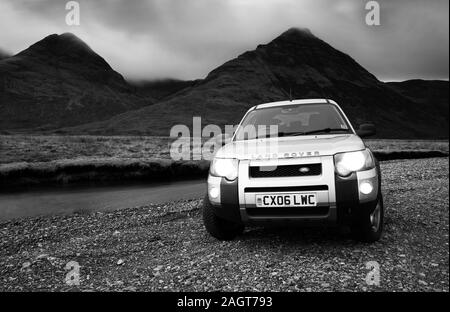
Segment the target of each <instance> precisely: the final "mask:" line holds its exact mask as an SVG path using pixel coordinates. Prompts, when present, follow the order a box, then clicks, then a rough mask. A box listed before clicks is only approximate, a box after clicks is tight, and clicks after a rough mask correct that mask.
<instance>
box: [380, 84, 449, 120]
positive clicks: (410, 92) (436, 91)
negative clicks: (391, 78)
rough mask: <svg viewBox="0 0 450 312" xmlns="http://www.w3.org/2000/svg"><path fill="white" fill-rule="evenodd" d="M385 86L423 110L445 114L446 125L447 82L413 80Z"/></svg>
mask: <svg viewBox="0 0 450 312" xmlns="http://www.w3.org/2000/svg"><path fill="white" fill-rule="evenodd" d="M386 84H387V85H388V86H390V87H391V88H393V89H394V90H396V91H397V92H399V93H401V94H402V95H404V96H405V97H407V98H409V99H410V100H411V101H414V102H416V103H418V104H419V105H420V106H421V107H423V109H424V110H430V111H431V112H433V113H434V114H436V115H440V114H447V115H446V116H447V124H448V98H449V82H448V81H442V80H420V79H413V80H407V81H402V82H388V83H386Z"/></svg>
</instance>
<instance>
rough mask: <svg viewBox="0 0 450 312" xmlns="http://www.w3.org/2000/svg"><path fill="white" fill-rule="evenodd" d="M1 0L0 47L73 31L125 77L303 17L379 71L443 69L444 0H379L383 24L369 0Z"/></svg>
mask: <svg viewBox="0 0 450 312" xmlns="http://www.w3.org/2000/svg"><path fill="white" fill-rule="evenodd" d="M78 2H79V3H80V8H81V12H80V13H81V16H80V17H81V18H80V21H81V24H80V26H67V25H66V23H65V16H66V14H67V11H66V10H65V4H66V1H58V0H3V1H2V2H0V17H1V18H0V28H1V29H2V32H1V33H0V48H2V49H3V50H5V51H8V52H11V53H17V52H19V51H21V50H23V49H25V48H27V47H28V46H29V45H31V44H33V43H34V42H36V41H38V40H40V39H42V38H43V37H45V36H47V35H49V34H52V33H63V32H72V33H74V34H76V35H77V36H79V37H80V38H81V39H82V40H84V41H85V42H86V43H87V44H89V45H90V46H91V47H92V48H93V49H94V51H96V52H97V53H99V54H100V55H101V56H103V57H104V58H105V59H106V60H107V61H108V62H109V63H110V64H111V66H112V67H113V68H114V69H116V70H117V71H119V72H121V73H122V74H124V75H125V76H126V77H127V78H129V79H156V78H166V77H173V78H179V79H196V78H203V77H204V76H206V74H207V73H208V72H209V71H211V70H212V69H214V68H215V67H217V66H219V65H221V64H222V63H224V62H225V61H227V60H229V59H231V58H234V57H236V56H237V55H239V54H241V53H243V52H245V51H246V50H252V49H254V48H255V47H256V46H257V45H258V44H261V43H267V42H269V41H270V40H272V39H273V38H275V37H276V36H277V35H279V34H280V33H282V32H283V31H285V30H287V29H288V28H290V27H307V28H309V29H310V30H311V31H312V32H313V33H314V34H315V35H316V36H318V37H320V38H321V39H323V40H325V41H326V42H328V43H330V44H331V45H332V46H334V47H335V48H337V49H339V50H341V51H343V52H345V53H348V54H349V55H351V56H352V57H353V58H355V59H356V60H357V61H358V62H359V63H360V64H361V65H362V66H364V67H365V68H367V69H368V70H369V71H371V72H372V73H374V74H375V75H376V76H377V77H378V78H379V79H381V80H403V79H410V78H425V79H448V77H449V74H448V69H449V2H448V1H447V0H431V1H426V0H422V1H420V0H412V1H411V0H397V1H390V0H379V1H378V2H379V3H380V6H381V25H380V26H372V27H370V26H367V25H366V24H365V14H366V13H367V11H366V10H365V8H364V6H365V3H366V2H367V1H354V0H333V1H329V0H264V1H259V0H226V1H225V0H123V1H122V0H96V1H88V0H79V1H78Z"/></svg>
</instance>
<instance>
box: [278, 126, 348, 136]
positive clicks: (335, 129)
mask: <svg viewBox="0 0 450 312" xmlns="http://www.w3.org/2000/svg"><path fill="white" fill-rule="evenodd" d="M331 131H345V132H348V131H349V129H342V128H324V129H318V130H312V131H303V132H300V131H298V132H279V133H278V136H279V137H282V136H297V135H308V134H314V133H320V132H325V133H329V132H331Z"/></svg>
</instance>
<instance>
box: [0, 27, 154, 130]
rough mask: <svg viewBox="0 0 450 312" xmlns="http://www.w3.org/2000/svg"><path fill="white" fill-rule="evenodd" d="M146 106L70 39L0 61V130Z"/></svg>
mask: <svg viewBox="0 0 450 312" xmlns="http://www.w3.org/2000/svg"><path fill="white" fill-rule="evenodd" d="M152 103H153V100H152V99H150V98H145V97H142V96H138V95H136V94H135V88H134V87H133V86H130V85H129V84H128V83H127V82H126V81H125V80H124V79H123V77H122V76H121V75H120V74H119V73H117V72H115V71H114V70H113V69H112V68H111V67H110V66H109V65H108V63H107V62H106V61H105V60H104V59H103V58H102V57H100V56H99V55H98V54H96V53H95V52H94V51H92V50H91V49H90V48H89V47H88V46H87V45H86V44H85V43H84V42H83V41H81V40H80V39H78V38H77V37H76V36H75V35H73V34H70V33H66V34H62V35H56V34H54V35H50V36H48V37H46V38H44V39H43V40H41V41H39V42H37V43H35V44H34V45H32V46H30V47H29V48H28V49H26V50H24V51H22V52H20V53H18V54H17V55H14V56H12V57H9V58H6V59H3V60H2V61H0V130H5V129H19V128H34V127H40V128H41V129H46V128H47V129H48V128H56V127H61V126H67V125H77V124H81V123H86V122H91V121H97V120H104V119H107V118H109V117H111V116H114V115H116V114H118V113H122V112H125V111H128V110H131V109H137V108H141V107H143V106H145V105H149V104H152Z"/></svg>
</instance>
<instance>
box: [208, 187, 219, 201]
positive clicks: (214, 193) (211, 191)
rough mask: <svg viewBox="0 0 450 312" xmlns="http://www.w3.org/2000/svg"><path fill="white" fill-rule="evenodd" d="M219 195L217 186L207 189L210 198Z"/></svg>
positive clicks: (215, 197)
mask: <svg viewBox="0 0 450 312" xmlns="http://www.w3.org/2000/svg"><path fill="white" fill-rule="evenodd" d="M219 195H220V191H219V188H217V187H211V188H210V189H209V197H210V198H212V199H217V198H218V197H219Z"/></svg>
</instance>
